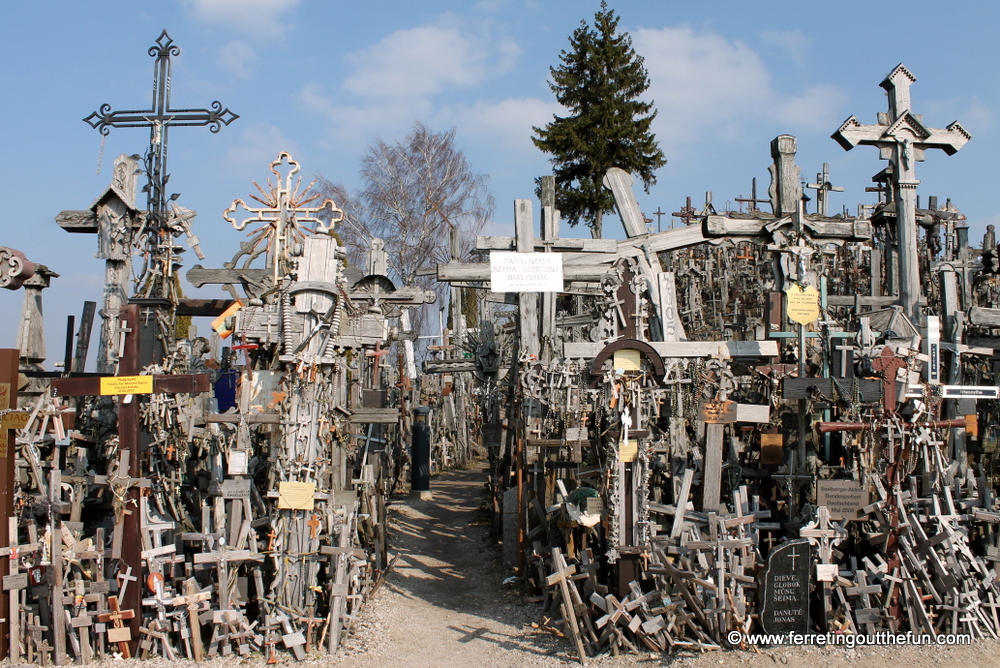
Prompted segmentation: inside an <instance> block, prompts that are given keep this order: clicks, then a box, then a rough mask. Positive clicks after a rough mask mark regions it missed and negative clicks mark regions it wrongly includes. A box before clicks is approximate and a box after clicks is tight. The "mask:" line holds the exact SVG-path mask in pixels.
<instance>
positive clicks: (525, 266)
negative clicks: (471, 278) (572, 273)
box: [490, 251, 563, 292]
mask: <svg viewBox="0 0 1000 668" xmlns="http://www.w3.org/2000/svg"><path fill="white" fill-rule="evenodd" d="M490 290H492V291H493V292H562V290H563V266H562V254H561V253H511V252H508V251H491V252H490Z"/></svg>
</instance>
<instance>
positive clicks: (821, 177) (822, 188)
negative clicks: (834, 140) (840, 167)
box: [806, 162, 844, 216]
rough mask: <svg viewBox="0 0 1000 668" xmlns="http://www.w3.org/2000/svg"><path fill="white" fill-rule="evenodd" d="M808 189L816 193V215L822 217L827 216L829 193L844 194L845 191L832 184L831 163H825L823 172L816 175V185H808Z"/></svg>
mask: <svg viewBox="0 0 1000 668" xmlns="http://www.w3.org/2000/svg"><path fill="white" fill-rule="evenodd" d="M806 188H810V189H812V190H815V191H816V213H818V214H819V215H821V216H825V215H826V210H827V206H826V205H827V202H826V197H827V193H828V192H835V193H842V192H844V189H843V188H842V187H840V186H835V185H833V184H832V183H830V163H828V162H824V163H823V172H822V173H821V174H817V175H816V183H807V184H806Z"/></svg>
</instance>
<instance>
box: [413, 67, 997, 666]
mask: <svg viewBox="0 0 1000 668" xmlns="http://www.w3.org/2000/svg"><path fill="white" fill-rule="evenodd" d="M913 81H915V78H914V77H913V75H912V74H911V73H910V72H909V71H908V70H907V69H906V68H905V67H903V66H902V65H900V66H899V67H897V68H896V69H894V70H893V71H892V72H891V73H890V74H889V75H888V76H887V77H886V79H885V81H883V82H882V87H883V88H884V89H885V90H886V91H887V93H888V99H889V109H888V111H887V112H883V113H879V114H878V121H877V123H876V124H874V125H864V124H862V123H861V122H859V121H858V120H857V119H855V118H853V117H852V118H850V119H848V120H847V121H846V122H845V123H844V124H843V126H842V127H841V128H839V129H838V130H837V131H836V132H835V133H834V135H833V138H834V139H835V140H836V141H837V142H838V143H839V144H840V145H841V146H842V147H843V148H845V149H851V148H853V147H854V146H857V145H861V144H863V145H868V146H875V147H878V149H879V151H880V156H881V157H882V158H883V159H886V160H888V161H889V164H888V166H887V167H886V168H885V169H883V170H882V171H880V172H879V173H878V174H876V175H875V177H874V178H873V182H874V183H875V187H874V188H871V189H869V190H871V191H873V192H877V193H878V202H877V203H876V204H875V205H873V206H859V208H858V211H857V214H856V215H851V214H849V213H848V212H847V211H846V209H845V210H844V211H843V212H842V213H837V214H835V215H831V214H830V212H829V210H828V209H829V198H830V196H831V194H832V193H835V192H841V191H842V190H843V189H842V188H838V187H836V186H834V185H832V183H831V182H830V175H829V169H828V167H827V165H824V166H823V170H822V172H821V173H819V174H817V178H816V180H815V182H813V183H808V184H805V188H807V189H812V190H814V191H815V203H814V204H810V203H809V202H810V200H809V198H808V197H806V195H805V193H804V189H803V185H804V184H803V181H802V180H801V177H800V169H799V167H798V166H796V164H795V153H796V150H797V142H796V139H795V137H792V136H789V135H782V136H779V137H777V138H776V139H774V141H773V142H772V143H771V147H770V148H771V157H772V160H773V163H772V165H771V167H770V171H771V187H770V189H769V197H768V198H767V199H758V197H757V192H756V183H755V182H754V184H753V187H752V189H751V196H750V197H746V198H744V197H741V198H738V199H737V201H738V202H739V203H740V208H739V210H738V211H721V212H720V211H717V210H716V208H715V206H714V205H713V202H712V197H711V193H709V194H708V195H707V196H706V198H705V204H704V206H703V208H701V209H700V210H699V209H696V208H695V207H694V206H692V204H691V199H690V198H688V201H687V204H686V206H684V207H683V208H682V209H681V210H680V211H678V212H676V213H674V214H673V216H674V217H676V218H680V219H681V220H683V222H684V225H682V226H680V227H678V228H676V229H675V228H674V227H673V226H671V229H669V230H666V231H661V232H655V233H654V232H650V231H649V230H648V228H647V222H651V221H647V220H646V219H645V218H644V216H643V215H642V213H641V212H640V211H639V208H638V205H637V202H636V200H635V197H634V195H633V193H632V191H631V179H630V177H629V175H628V174H627V173H625V172H624V171H622V170H619V169H611V170H609V171H608V173H607V176H606V178H605V180H604V184H605V186H606V187H608V188H609V189H610V190H611V191H612V192H613V194H614V197H615V201H616V204H617V210H618V214H619V217H620V219H621V221H622V224H623V226H624V231H625V237H626V238H625V239H624V240H620V241H615V240H602V239H565V238H561V237H560V236H559V213H558V211H556V210H555V206H554V194H553V192H554V191H553V185H552V180H551V178H548V177H547V178H543V179H542V180H541V183H542V189H541V195H542V199H541V205H542V206H541V209H542V215H541V222H540V229H541V235H540V238H536V237H535V222H534V220H533V216H532V213H531V201H530V200H519V201H517V203H516V205H515V223H514V225H515V232H516V234H515V236H514V237H513V238H507V237H480V238H479V240H478V248H479V249H480V250H481V251H484V252H485V251H489V252H490V253H491V259H490V263H485V262H483V263H471V264H470V263H459V262H450V263H447V264H442V265H439V267H438V278H439V280H441V281H446V282H449V283H450V284H451V285H452V286H461V287H463V288H467V289H478V290H480V291H481V292H482V293H485V296H484V301H485V302H488V303H489V304H491V305H492V306H493V307H494V308H495V309H496V312H497V313H498V314H501V315H503V318H506V320H507V322H506V324H503V323H501V324H500V327H499V330H496V329H495V328H494V327H493V326H492V324H489V325H487V324H485V323H484V325H482V326H481V327H480V329H479V331H478V332H477V333H473V334H470V335H469V336H467V337H466V343H465V344H463V347H464V348H465V349H466V350H470V351H474V352H475V355H474V356H473V359H471V360H470V359H469V358H468V357H466V358H461V359H460V358H458V357H455V358H452V359H442V360H436V361H434V362H432V363H430V365H431V366H432V367H433V368H432V369H427V370H428V371H430V370H433V371H437V372H444V371H449V370H450V371H451V372H454V373H473V374H475V381H474V382H475V383H476V387H475V389H474V390H473V394H474V395H476V396H478V397H480V399H481V405H480V414H481V415H482V416H483V424H482V435H483V442H484V445H485V446H486V448H487V450H488V452H489V453H490V456H491V467H490V468H491V480H492V489H493V491H494V505H495V507H496V508H497V509H498V515H499V518H498V520H497V522H496V526H497V530H498V533H499V535H500V536H501V537H502V540H503V545H504V551H505V559H506V560H507V562H508V563H509V564H510V565H511V566H514V567H516V569H517V572H518V573H519V575H520V576H521V577H522V578H523V579H524V580H525V582H526V583H527V584H528V585H529V586H530V587H533V588H534V589H535V592H536V594H537V595H538V599H539V600H540V601H541V602H542V603H543V605H544V606H545V608H546V610H547V611H549V615H550V616H558V617H561V619H562V623H563V629H564V633H565V634H566V635H567V636H568V637H569V638H571V639H572V642H573V643H574V646H575V648H576V650H577V652H578V653H579V655H580V658H581V660H582V659H584V658H585V657H587V656H594V655H597V654H600V653H602V652H605V651H611V652H619V651H635V650H642V649H644V648H646V649H655V650H668V649H671V648H679V647H696V648H700V649H713V648H720V647H723V646H725V645H727V644H728V643H729V642H730V641H729V640H728V637H729V636H728V634H729V632H731V631H740V632H744V633H746V632H751V633H752V632H765V633H785V632H803V633H808V632H813V631H820V632H828V631H829V632H839V633H874V632H878V631H892V632H906V631H912V632H914V633H930V634H939V633H962V634H969V635H971V636H972V637H998V636H1000V618H998V615H997V612H996V606H997V602H998V600H1000V584H998V583H997V580H996V578H997V574H998V572H1000V570H998V566H997V564H998V563H1000V547H998V546H1000V542H998V541H1000V509H998V508H997V506H996V495H995V490H996V489H997V485H998V483H1000V477H998V474H1000V466H998V462H1000V459H998V457H997V455H998V453H1000V428H998V427H997V426H996V425H997V424H998V421H997V419H996V417H993V418H992V419H991V417H990V416H997V414H998V413H1000V401H998V398H1000V387H998V385H1000V381H998V379H997V376H996V374H997V367H996V362H995V359H996V356H995V351H996V350H997V349H1000V337H998V334H1000V331H998V330H1000V248H998V247H997V244H996V239H995V235H994V232H993V230H992V227H991V228H990V229H989V232H988V233H987V237H986V239H985V240H984V246H983V250H982V251H979V250H976V249H972V248H970V245H969V238H968V227H967V226H966V223H965V218H964V216H963V215H962V214H961V213H960V212H959V211H958V209H957V208H956V207H955V206H954V205H953V204H952V203H951V202H950V200H949V201H948V202H947V203H946V204H944V205H943V206H939V204H938V202H937V200H936V198H933V197H932V198H930V199H929V201H928V204H927V206H926V207H921V206H920V205H919V200H918V199H917V193H916V187H917V185H918V181H917V180H916V176H915V167H916V163H917V162H919V161H922V160H923V159H924V157H925V152H926V151H927V150H928V149H941V150H943V151H945V152H946V153H948V154H953V153H955V152H956V151H958V150H959V149H960V148H962V146H963V145H964V144H965V143H966V142H967V141H968V140H969V139H970V135H969V134H968V133H967V132H966V131H965V130H964V129H963V128H962V127H961V126H960V125H959V124H958V123H954V124H952V125H950V126H948V127H947V128H945V129H935V128H931V127H929V126H927V125H925V124H924V121H923V119H922V117H921V116H920V115H918V114H914V113H912V112H911V103H910V96H909V90H910V85H911V83H912V82H913ZM765 206H769V208H770V211H767V210H765V209H764V207H765ZM657 213H661V212H659V211H658V212H657ZM547 254H551V255H549V256H548V257H546V255H547ZM553 255H557V257H553ZM517 256H520V258H519V257H517ZM560 266H561V272H562V273H561V276H558V271H559V267H560ZM512 267H513V268H514V269H513V270H512V269H511V268H512ZM539 267H544V268H545V269H541V270H540V269H539ZM518 272H520V274H518ZM546 272H548V273H556V274H557V279H556V281H557V283H556V285H555V286H550V283H547V282H546V281H547V280H548V279H549V278H550V277H549V276H548V274H547V273H546ZM512 274H513V278H511V276H512ZM543 274H544V275H543ZM540 276H541V278H539V277H540ZM517 281H521V283H517ZM518 285H520V287H519V288H518V287H510V286H518ZM491 286H492V287H491ZM498 286H501V287H498ZM503 286H507V287H503ZM525 286H528V287H525ZM490 290H492V291H490ZM538 291H542V292H541V294H538ZM502 305H507V306H502ZM504 309H506V310H504ZM503 318H499V319H498V320H502V319H503ZM508 335H510V337H511V338H512V339H513V342H512V343H511V345H510V346H509V349H504V346H502V345H501V346H498V345H497V342H504V341H506V338H504V337H506V336H508Z"/></svg>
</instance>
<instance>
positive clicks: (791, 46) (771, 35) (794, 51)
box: [760, 30, 812, 68]
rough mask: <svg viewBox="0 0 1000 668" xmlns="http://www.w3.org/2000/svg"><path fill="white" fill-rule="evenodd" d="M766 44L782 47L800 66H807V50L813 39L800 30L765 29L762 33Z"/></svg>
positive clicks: (761, 35)
mask: <svg viewBox="0 0 1000 668" xmlns="http://www.w3.org/2000/svg"><path fill="white" fill-rule="evenodd" d="M760 39H761V41H762V42H764V43H765V44H771V45H774V46H778V47H781V48H782V49H785V50H786V51H787V52H788V55H789V57H790V58H791V59H792V61H793V62H794V63H795V64H796V65H797V66H798V67H799V68H802V67H804V66H805V62H806V51H807V50H808V49H809V47H810V46H811V45H812V40H811V39H810V38H808V37H806V36H805V35H803V34H802V32H801V31H799V30H765V31H764V32H762V33H761V34H760Z"/></svg>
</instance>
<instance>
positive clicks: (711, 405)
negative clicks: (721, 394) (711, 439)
mask: <svg viewBox="0 0 1000 668" xmlns="http://www.w3.org/2000/svg"><path fill="white" fill-rule="evenodd" d="M698 417H699V418H701V421H702V422H705V423H707V424H731V423H733V422H736V402H735V401H703V402H702V404H701V411H700V413H699V415H698Z"/></svg>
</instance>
